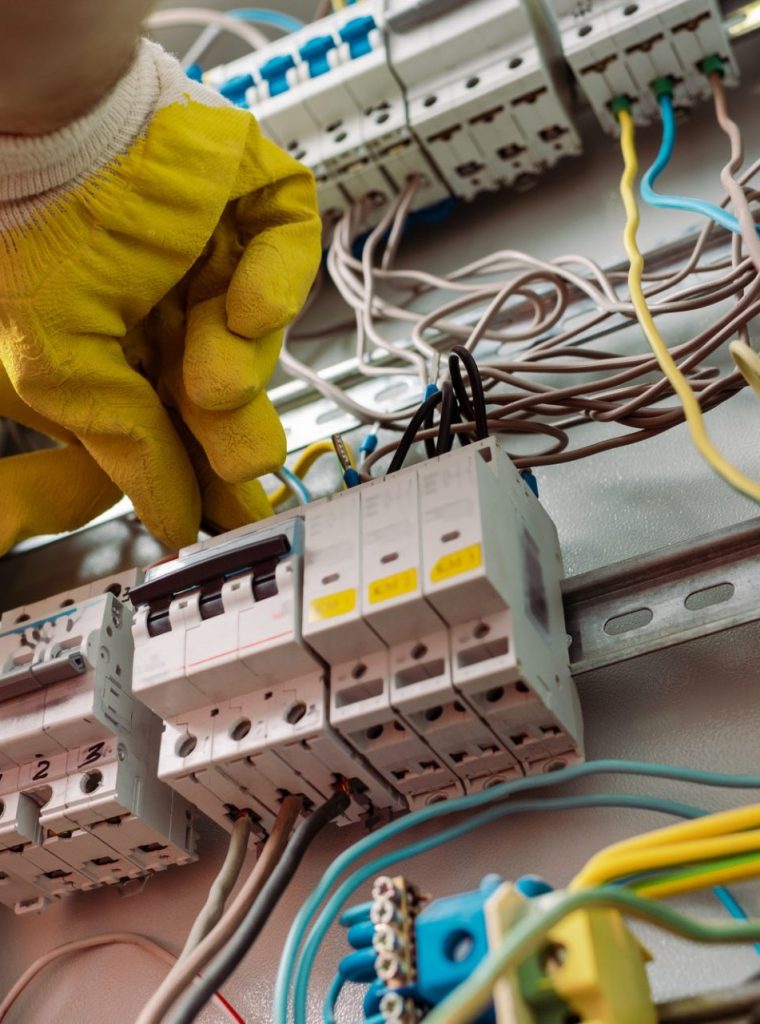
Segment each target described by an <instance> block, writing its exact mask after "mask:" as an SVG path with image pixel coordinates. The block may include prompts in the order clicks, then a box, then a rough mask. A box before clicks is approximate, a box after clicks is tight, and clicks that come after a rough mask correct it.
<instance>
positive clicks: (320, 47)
mask: <svg viewBox="0 0 760 1024" xmlns="http://www.w3.org/2000/svg"><path fill="white" fill-rule="evenodd" d="M335 46H336V43H335V40H334V39H333V37H332V36H316V37H315V38H314V39H310V40H309V41H308V43H304V45H303V46H302V47H301V49H300V50H299V51H298V52H299V53H300V54H301V57H302V58H303V59H304V60H305V61H306V63H307V64H308V65H309V77H310V78H319V76H320V75H326V74H327V72H328V71H329V70H330V61H329V59H328V57H327V55H328V53H329V52H330V50H334V49H335Z"/></svg>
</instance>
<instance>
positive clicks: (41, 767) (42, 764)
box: [32, 761, 50, 782]
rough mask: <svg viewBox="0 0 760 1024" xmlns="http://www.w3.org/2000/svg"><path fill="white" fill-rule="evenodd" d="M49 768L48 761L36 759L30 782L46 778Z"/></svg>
mask: <svg viewBox="0 0 760 1024" xmlns="http://www.w3.org/2000/svg"><path fill="white" fill-rule="evenodd" d="M49 769H50V762H49V761H38V762H37V771H36V772H35V773H34V775H33V776H32V782H39V780H40V779H44V778H47V773H48V771H49Z"/></svg>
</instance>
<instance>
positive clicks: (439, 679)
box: [130, 440, 582, 834]
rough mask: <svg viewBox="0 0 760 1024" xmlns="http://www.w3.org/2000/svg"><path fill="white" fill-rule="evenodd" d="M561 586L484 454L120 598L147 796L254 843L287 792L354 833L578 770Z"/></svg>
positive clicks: (187, 554)
mask: <svg viewBox="0 0 760 1024" xmlns="http://www.w3.org/2000/svg"><path fill="white" fill-rule="evenodd" d="M494 508H498V509H499V510H500V515H499V516H494V515H493V514H492V512H493V509H494ZM561 576H562V567H561V560H560V556H559V547H558V543H557V537H556V532H555V531H554V527H553V525H552V523H551V520H550V519H549V517H548V516H547V514H546V512H545V511H544V510H543V509H542V507H541V505H540V503H539V502H538V500H537V499H536V498H535V497H534V495H533V494H532V493H531V492H530V491H529V489H528V488H527V487H526V485H525V484H524V483H523V481H522V480H521V479H520V476H519V474H518V473H517V471H516V470H515V469H514V466H513V465H512V463H511V462H510V460H509V459H508V458H507V456H506V455H504V454H503V452H502V451H501V449H500V448H499V446H498V444H497V443H496V441H494V440H488V441H484V442H479V443H477V444H473V445H469V446H467V447H466V448H463V449H461V450H459V451H456V452H452V453H450V454H448V455H446V456H442V457H441V458H438V459H434V460H431V461H430V462H429V463H425V464H423V465H420V466H412V467H410V468H408V469H405V470H403V471H401V472H399V473H396V474H392V475H390V476H388V477H386V478H383V479H378V480H376V481H373V482H370V483H367V484H364V485H362V486H361V487H360V488H355V489H349V490H347V491H344V492H342V493H340V494H338V495H335V496H333V497H332V498H329V499H325V500H324V501H320V502H315V503H313V504H310V505H307V506H303V507H300V508H298V509H295V510H292V511H290V512H287V513H284V514H283V515H280V516H275V517H274V518H273V519H270V520H267V521H266V522H264V523H261V524H255V525H252V526H250V527H244V528H241V529H240V530H236V531H233V532H232V533H230V534H227V535H225V536H223V537H220V538H216V539H214V540H211V541H205V542H203V543H202V544H198V545H194V546H193V547H190V548H186V549H184V550H183V551H181V552H180V553H179V555H178V556H177V558H176V559H174V560H170V561H167V562H164V563H162V564H160V565H158V566H156V567H155V568H153V569H149V570H148V572H147V574H146V579H145V582H144V583H142V584H141V585H139V586H137V587H135V588H134V589H133V590H132V592H131V595H130V597H131V600H132V601H133V603H134V604H135V606H136V609H137V610H136V614H135V620H134V638H135V659H134V680H133V686H134V693H135V695H136V696H138V697H139V699H140V700H141V701H143V702H144V703H145V704H147V705H148V706H149V707H150V708H152V709H153V710H154V711H155V712H156V713H157V714H159V715H161V717H162V718H163V719H164V721H165V730H164V733H163V737H162V741H161V756H160V764H159V774H160V776H161V778H162V779H163V780H164V781H166V782H168V783H169V784H170V785H171V786H173V787H174V788H175V789H177V791H178V792H180V793H181V794H182V795H183V796H185V797H186V798H187V799H188V800H191V801H192V802H193V803H195V804H196V805H197V806H199V807H200V808H201V809H202V810H203V811H204V812H205V813H206V814H208V815H209V816H210V817H212V818H213V819H214V820H216V821H217V822H219V823H220V824H221V825H223V826H225V827H229V826H230V822H231V820H232V819H233V818H234V815H235V814H237V813H238V812H239V811H240V810H241V809H247V810H248V811H249V812H250V813H251V814H252V816H253V818H254V821H255V822H256V823H257V830H258V832H259V833H260V834H263V833H265V832H266V831H267V830H268V829H269V828H270V827H271V824H272V821H273V819H274V816H275V815H276V813H277V809H278V805H279V801H280V799H281V797H282V795H283V793H285V792H301V793H303V794H304V796H305V797H306V799H307V801H310V802H312V803H314V802H318V801H321V800H323V799H324V798H325V797H326V796H328V795H329V793H330V791H331V788H332V787H333V786H334V785H335V783H336V782H337V781H338V780H344V781H345V782H346V783H347V784H349V785H350V787H351V789H352V792H353V794H354V797H355V799H354V801H353V803H352V807H351V809H350V811H348V812H346V814H345V815H344V819H343V820H344V821H351V820H356V819H357V817H359V816H361V815H362V814H363V813H364V812H370V811H378V810H388V809H389V810H400V809H403V808H404V807H408V806H416V805H418V804H424V803H429V802H432V801H438V800H441V799H446V798H447V797H448V796H451V795H454V794H462V793H465V792H469V791H472V790H477V789H480V788H483V787H485V786H489V785H493V784H495V783H496V782H499V781H503V780H505V779H508V778H514V777H518V776H520V775H522V774H524V773H533V772H541V771H549V770H553V769H554V768H557V767H559V766H561V765H564V764H567V763H568V762H570V761H573V760H577V759H578V758H579V757H580V756H581V751H582V725H581V719H580V713H579V707H578V701H577V696H576V693H575V689H574V685H573V682H572V679H571V677H570V674H569V667H568V656H567V644H566V635H565V630H564V624H563V618H562V603H561V595H560V589H559V582H560V579H561Z"/></svg>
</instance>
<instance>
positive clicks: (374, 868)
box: [275, 793, 709, 1024]
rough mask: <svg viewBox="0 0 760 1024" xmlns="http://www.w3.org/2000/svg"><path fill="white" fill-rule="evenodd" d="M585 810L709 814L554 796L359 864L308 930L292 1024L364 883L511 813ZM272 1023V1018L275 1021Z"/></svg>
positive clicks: (627, 800) (302, 1021) (606, 797)
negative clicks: (333, 929)
mask: <svg viewBox="0 0 760 1024" xmlns="http://www.w3.org/2000/svg"><path fill="white" fill-rule="evenodd" d="M587 807H634V808H636V809H639V810H649V811H659V812H661V813H663V814H670V815H673V816H675V817H679V818H688V819H692V818H700V817H704V816H705V815H707V814H709V811H705V810H702V809H700V808H698V807H691V806H690V805H689V804H681V803H676V802H673V801H670V800H662V799H660V798H658V797H637V796H629V795H627V794H620V793H612V794H610V793H592V794H588V795H587V796H575V797H572V796H571V797H554V798H550V799H546V800H522V801H515V802H514V803H505V804H501V805H500V806H498V807H493V808H491V809H490V810H488V811H484V812H483V813H482V814H479V815H476V816H475V817H474V818H471V819H470V820H469V821H466V822H464V823H463V824H461V825H455V826H453V827H452V828H449V829H447V830H446V831H444V832H440V833H438V834H437V835H432V836H429V837H428V838H427V839H422V840H420V841H418V842H416V843H411V844H410V845H409V846H406V847H402V848H401V849H397V850H392V851H390V853H386V854H384V855H383V856H382V857H378V858H376V859H375V860H373V861H370V862H369V863H368V864H364V865H362V867H361V868H359V869H358V871H355V872H354V873H353V874H352V875H350V876H349V877H348V878H347V879H346V881H345V882H343V884H342V885H341V886H340V887H339V888H338V889H337V890H336V891H335V892H334V893H333V895H332V896H331V898H330V899H329V900H328V902H327V903H326V904H325V907H324V909H323V910H322V913H321V914H320V916H319V918H318V919H317V922H316V924H315V925H314V927H313V928H312V930H311V932H310V934H309V937H308V939H307V940H306V945H305V946H304V949H303V954H302V957H301V962H300V963H299V965H298V969H297V972H296V989H295V996H294V1010H295V1021H296V1024H306V1013H305V1008H306V993H307V991H308V986H309V975H310V973H311V970H312V968H313V965H314V958H315V957H316V954H317V952H318V950H319V947H320V945H321V943H322V940H323V939H324V936H325V933H326V932H327V930H328V929H329V928H330V926H331V924H332V923H333V921H334V919H335V917H336V915H337V913H338V911H339V910H340V907H341V905H342V904H343V903H344V902H345V901H346V900H347V899H348V898H349V897H350V896H351V894H352V893H353V892H354V891H355V890H356V889H357V888H358V887H359V886H360V885H362V884H363V883H364V882H366V881H368V880H369V879H370V878H372V877H375V876H377V875H380V874H383V873H384V872H386V871H387V870H388V869H389V868H390V867H392V866H393V865H394V864H396V863H398V861H400V860H408V859H411V858H412V857H416V856H418V855H419V854H421V853H427V852H428V851H429V850H433V849H435V848H436V847H437V846H441V845H442V844H443V843H447V842H451V841H452V840H454V839H458V838H459V837H460V836H463V835H466V834H467V833H468V832H471V831H472V830H473V829H475V828H479V827H480V826H482V825H488V824H490V823H491V822H492V821H496V820H497V819H498V818H502V817H506V816H508V815H512V814H520V813H535V812H545V811H554V812H556V811H569V810H577V809H579V808H587ZM275 1020H276V1019H275ZM324 1024H335V1020H334V1018H332V1017H325V1021H324Z"/></svg>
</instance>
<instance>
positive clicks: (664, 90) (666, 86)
mask: <svg viewBox="0 0 760 1024" xmlns="http://www.w3.org/2000/svg"><path fill="white" fill-rule="evenodd" d="M675 86H676V83H675V81H674V80H673V79H672V78H671V76H670V75H661V76H660V77H659V78H655V80H654V81H653V82H652V92H653V93H654V94H655V96H656V97H657V99H658V100H659V99H661V98H662V97H663V96H672V95H673V90H674V89H675Z"/></svg>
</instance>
